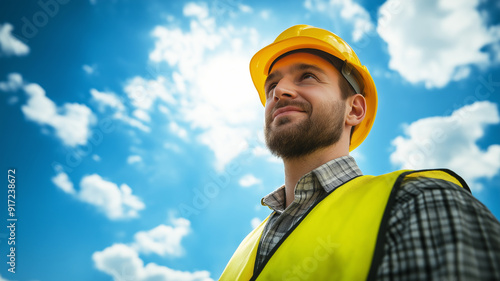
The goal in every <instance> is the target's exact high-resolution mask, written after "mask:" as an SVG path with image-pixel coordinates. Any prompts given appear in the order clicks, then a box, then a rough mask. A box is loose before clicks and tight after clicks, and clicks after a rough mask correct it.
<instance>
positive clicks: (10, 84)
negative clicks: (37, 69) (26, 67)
mask: <svg viewBox="0 0 500 281" xmlns="http://www.w3.org/2000/svg"><path fill="white" fill-rule="evenodd" d="M22 86H23V77H22V76H21V74H19V73H15V72H13V73H9V75H7V81H5V82H0V91H4V92H15V91H17V90H19V89H20V88H21V87H22Z"/></svg>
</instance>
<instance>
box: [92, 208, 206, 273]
mask: <svg viewBox="0 0 500 281" xmlns="http://www.w3.org/2000/svg"><path fill="white" fill-rule="evenodd" d="M190 224H191V223H190V221H189V220H187V219H184V218H174V219H172V226H169V225H164V224H161V225H159V226H157V227H155V228H153V229H151V230H149V231H140V232H138V233H136V234H135V235H134V242H133V243H130V244H123V243H122V244H114V245H112V246H110V247H107V248H105V249H104V250H102V251H97V252H95V253H94V254H93V255H92V260H93V261H94V264H95V266H96V268H97V269H99V270H100V271H102V272H105V273H107V274H109V275H111V276H112V277H113V278H114V280H137V281H153V280H179V281H213V280H212V279H211V278H210V272H208V271H195V272H188V271H179V270H174V269H171V268H169V267H166V266H161V265H157V264H155V263H148V264H146V265H144V261H143V260H142V259H141V258H140V257H139V253H144V254H151V253H154V254H157V255H160V256H170V257H179V256H181V255H182V254H183V253H184V250H183V248H182V246H181V242H182V239H183V238H184V237H185V236H186V235H187V234H188V233H189V232H190V231H191V229H190Z"/></svg>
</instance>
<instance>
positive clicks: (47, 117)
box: [21, 83, 95, 147]
mask: <svg viewBox="0 0 500 281" xmlns="http://www.w3.org/2000/svg"><path fill="white" fill-rule="evenodd" d="M23 89H24V91H25V92H26V94H27V96H28V101H27V103H26V104H25V105H23V106H22V107H21V110H22V112H23V113H24V116H26V118H27V119H28V120H31V121H34V122H36V123H38V124H40V125H48V126H50V127H52V128H53V129H54V130H55V134H56V136H57V137H58V138H59V139H60V140H61V141H62V142H63V143H64V144H65V145H68V146H73V147H74V146H77V145H85V144H87V140H88V138H89V137H90V133H91V132H90V127H91V125H92V124H94V123H95V116H94V114H93V113H92V110H90V108H88V107H87V106H86V105H84V104H78V103H65V104H63V105H62V106H60V107H59V106H56V104H55V103H54V102H53V101H52V100H51V99H49V98H48V97H47V96H46V95H45V90H44V89H43V88H42V87H41V86H40V85H38V84H35V83H31V84H28V85H25V86H24V87H23Z"/></svg>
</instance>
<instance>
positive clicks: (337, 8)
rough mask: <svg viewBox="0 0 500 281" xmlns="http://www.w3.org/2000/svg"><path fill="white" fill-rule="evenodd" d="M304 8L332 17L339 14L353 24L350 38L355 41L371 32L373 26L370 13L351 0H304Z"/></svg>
mask: <svg viewBox="0 0 500 281" xmlns="http://www.w3.org/2000/svg"><path fill="white" fill-rule="evenodd" d="M304 7H306V9H308V10H310V11H313V12H318V13H323V14H325V15H328V16H329V17H331V18H332V19H335V18H337V17H338V16H340V17H341V18H342V19H343V20H345V21H346V22H348V23H350V24H351V25H353V31H352V39H353V40H354V42H357V41H359V40H361V38H363V36H364V35H366V34H369V33H370V32H372V31H373V30H374V29H375V27H374V25H373V23H372V21H371V18H370V14H369V13H368V12H367V11H366V10H365V9H364V8H363V7H362V6H361V5H359V4H358V3H356V2H354V1H353V0H330V1H329V2H327V1H324V0H306V1H305V2H304Z"/></svg>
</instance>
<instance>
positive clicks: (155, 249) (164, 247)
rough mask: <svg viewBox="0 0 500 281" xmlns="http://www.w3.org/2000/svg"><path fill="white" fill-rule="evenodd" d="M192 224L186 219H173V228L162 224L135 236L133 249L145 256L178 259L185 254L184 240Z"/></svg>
mask: <svg viewBox="0 0 500 281" xmlns="http://www.w3.org/2000/svg"><path fill="white" fill-rule="evenodd" d="M190 225H191V222H190V221H188V220H187V219H184V218H177V219H172V226H169V225H164V224H161V225H159V226H157V227H155V228H153V229H151V230H149V231H140V232H138V233H136V234H135V235H134V240H135V242H134V243H133V244H132V246H133V248H134V249H136V250H137V251H139V252H141V253H145V254H149V253H155V254H157V255H160V256H172V257H178V256H182V255H183V254H184V249H183V248H182V246H181V241H182V239H183V238H184V237H185V236H186V235H188V234H189V232H190V231H191V228H190Z"/></svg>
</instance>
